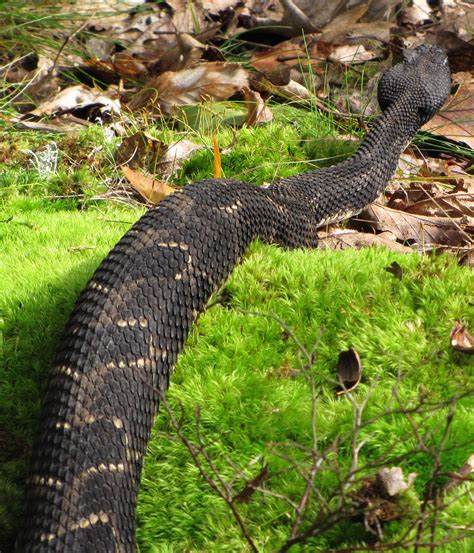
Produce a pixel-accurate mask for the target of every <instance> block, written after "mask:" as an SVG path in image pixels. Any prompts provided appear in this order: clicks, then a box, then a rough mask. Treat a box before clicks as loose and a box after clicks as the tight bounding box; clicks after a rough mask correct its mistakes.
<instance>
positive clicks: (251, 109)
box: [243, 87, 273, 127]
mask: <svg viewBox="0 0 474 553" xmlns="http://www.w3.org/2000/svg"><path fill="white" fill-rule="evenodd" d="M243 93H244V98H245V101H246V103H247V115H246V117H245V123H246V124H247V125H248V126H249V127H255V126H257V125H261V124H262V123H269V122H270V121H272V120H273V113H272V112H271V110H270V108H269V107H268V106H267V105H265V102H264V101H263V100H262V97H261V96H260V94H259V93H258V92H256V91H255V90H250V88H248V87H245V88H244V89H243Z"/></svg>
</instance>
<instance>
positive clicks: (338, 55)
mask: <svg viewBox="0 0 474 553" xmlns="http://www.w3.org/2000/svg"><path fill="white" fill-rule="evenodd" d="M377 56H378V54H377V52H375V50H367V49H366V48H365V46H363V45H362V44H341V45H340V46H336V45H335V46H334V48H333V50H332V53H331V55H330V56H328V61H336V62H339V63H351V64H355V63H364V62H366V61H370V60H373V59H375V58H376V57H377Z"/></svg>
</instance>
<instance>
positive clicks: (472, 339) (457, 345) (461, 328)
mask: <svg viewBox="0 0 474 553" xmlns="http://www.w3.org/2000/svg"><path fill="white" fill-rule="evenodd" d="M451 346H452V347H453V348H454V349H455V350H457V351H461V352H462V353H470V354H474V336H471V334H469V332H468V331H467V330H466V327H465V325H463V324H462V323H461V322H459V321H458V322H457V323H456V324H455V325H454V326H453V329H452V330H451Z"/></svg>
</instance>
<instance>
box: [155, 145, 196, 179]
mask: <svg viewBox="0 0 474 553" xmlns="http://www.w3.org/2000/svg"><path fill="white" fill-rule="evenodd" d="M202 148H204V146H201V145H199V144H195V143H194V142H192V141H191V140H187V139H183V140H177V141H176V142H172V143H171V144H170V145H169V146H168V147H167V149H166V151H165V152H164V153H163V155H162V156H161V158H160V159H159V160H158V162H157V164H156V170H155V172H156V173H157V174H159V175H161V176H163V177H169V176H170V175H172V174H173V173H175V172H176V171H177V170H178V169H179V168H180V167H181V164H182V163H183V161H185V160H187V159H189V158H190V157H191V156H192V155H193V153H194V152H196V151H197V150H202Z"/></svg>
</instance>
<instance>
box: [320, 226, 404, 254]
mask: <svg viewBox="0 0 474 553" xmlns="http://www.w3.org/2000/svg"><path fill="white" fill-rule="evenodd" d="M389 234H391V233H388V232H386V233H381V234H368V233H365V232H358V231H356V230H344V231H341V232H331V233H325V232H318V236H319V237H320V238H319V248H320V249H322V250H327V249H329V250H347V249H349V248H355V249H356V250H359V249H361V248H369V247H373V246H385V247H386V248H389V249H390V250H393V251H396V252H400V253H413V250H412V249H411V248H409V247H408V246H404V245H402V244H399V243H398V242H396V237H394V236H393V235H391V236H392V237H391V238H388V237H387V236H388V235H389Z"/></svg>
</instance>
